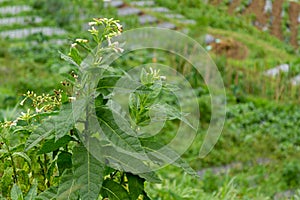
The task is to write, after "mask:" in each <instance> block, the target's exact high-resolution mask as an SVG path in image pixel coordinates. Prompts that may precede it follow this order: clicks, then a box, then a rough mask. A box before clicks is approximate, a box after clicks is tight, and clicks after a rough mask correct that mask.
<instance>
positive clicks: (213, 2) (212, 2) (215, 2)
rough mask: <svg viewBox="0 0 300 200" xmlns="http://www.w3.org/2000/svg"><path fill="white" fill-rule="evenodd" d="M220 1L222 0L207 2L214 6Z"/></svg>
mask: <svg viewBox="0 0 300 200" xmlns="http://www.w3.org/2000/svg"><path fill="white" fill-rule="evenodd" d="M221 2H222V0H209V3H210V4H212V5H214V6H217V5H219V4H220V3H221Z"/></svg>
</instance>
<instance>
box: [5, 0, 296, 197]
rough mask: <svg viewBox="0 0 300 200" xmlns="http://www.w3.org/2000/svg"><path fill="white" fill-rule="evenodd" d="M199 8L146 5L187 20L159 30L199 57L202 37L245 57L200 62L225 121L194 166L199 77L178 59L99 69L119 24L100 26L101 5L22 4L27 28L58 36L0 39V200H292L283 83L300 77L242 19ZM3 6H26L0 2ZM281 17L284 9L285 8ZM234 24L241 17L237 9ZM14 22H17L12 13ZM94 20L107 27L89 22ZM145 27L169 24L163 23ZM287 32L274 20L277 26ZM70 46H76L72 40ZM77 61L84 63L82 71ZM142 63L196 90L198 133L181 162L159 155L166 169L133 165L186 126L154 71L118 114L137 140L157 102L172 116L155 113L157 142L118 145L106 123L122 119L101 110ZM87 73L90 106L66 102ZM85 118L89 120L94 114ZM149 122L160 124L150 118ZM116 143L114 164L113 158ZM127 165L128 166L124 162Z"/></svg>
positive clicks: (138, 58)
mask: <svg viewBox="0 0 300 200" xmlns="http://www.w3.org/2000/svg"><path fill="white" fill-rule="evenodd" d="M126 2H127V3H130V2H131V1H126ZM199 2H200V1H197V0H193V1H186V0H180V1H178V2H175V1H172V0H164V1H161V0H157V1H156V3H157V5H159V6H164V7H168V8H169V9H170V10H171V12H172V13H180V14H182V15H184V16H185V17H187V18H190V19H195V20H196V21H197V24H196V25H183V24H181V23H180V22H178V21H176V20H175V19H170V21H171V22H173V23H175V24H176V25H177V26H179V30H180V28H181V26H182V27H184V28H188V29H189V35H190V36H191V37H193V38H194V39H195V40H197V41H198V42H199V43H201V44H203V45H204V46H206V44H204V42H203V35H204V34H206V33H209V34H212V35H213V36H215V37H216V38H218V39H221V41H222V42H224V41H225V42H226V45H229V46H230V45H231V44H236V43H238V47H239V48H241V49H246V50H245V55H243V56H242V57H241V58H236V57H233V56H231V55H230V54H228V52H226V51H225V52H224V51H215V50H214V49H212V50H211V51H210V52H209V54H210V55H211V57H212V59H213V60H214V61H215V63H216V65H217V66H218V68H219V71H220V72H221V75H222V77H223V81H224V84H225V86H226V94H227V97H226V98H227V116H226V117H227V120H226V122H225V125H224V128H223V132H222V136H221V137H220V139H219V141H218V143H217V144H216V146H215V147H214V149H213V150H212V151H211V152H210V154H209V155H208V156H206V157H205V158H199V156H198V155H199V149H200V147H201V145H202V143H203V140H204V134H205V133H206V131H207V129H208V126H209V122H210V117H211V104H210V101H211V99H210V95H209V91H208V89H207V87H206V85H205V83H204V81H203V78H202V77H201V76H200V75H199V74H198V73H196V72H195V71H193V70H191V66H190V65H189V64H188V63H186V62H185V61H184V60H183V59H182V58H180V57H179V56H176V55H170V54H169V53H166V52H163V51H159V50H151V49H149V50H142V51H139V52H132V53H131V54H125V55H123V56H122V58H121V59H119V60H117V61H115V62H112V63H111V65H109V66H107V65H106V63H104V61H103V62H102V61H101V58H111V56H112V57H113V56H114V55H118V53H120V52H122V51H123V49H122V46H121V44H116V43H112V44H107V43H105V42H104V40H107V39H109V40H110V39H111V38H113V37H115V36H117V35H119V34H120V31H121V25H120V24H119V22H118V21H115V20H109V18H110V17H114V18H116V13H117V11H116V8H113V7H108V8H105V9H104V4H103V2H101V1H99V3H96V2H94V1H84V2H82V1H77V0H72V1H59V2H58V1H35V0H31V1H30V2H29V3H28V2H26V3H28V4H29V5H30V6H32V7H33V8H34V10H33V12H31V14H32V13H33V14H34V15H38V16H42V17H43V18H44V21H43V22H41V23H40V24H38V25H37V26H50V25H54V26H57V27H61V28H64V29H65V30H67V31H68V34H66V35H62V36H45V35H43V34H34V35H31V36H29V37H28V38H21V39H16V40H13V39H1V40H0V72H1V73H0V83H1V84H0V102H1V103H0V122H1V125H0V160H1V162H0V177H1V179H0V191H1V192H0V199H1V198H2V199H12V200H15V199H18V200H19V199H54V198H55V199H97V198H98V199H105V198H108V199H176V200H177V199H178V200H179V199H191V200H194V199H216V200H217V199H258V200H262V199H272V198H277V199H288V197H286V196H285V195H284V194H285V192H287V191H288V192H291V194H290V195H289V198H290V199H300V187H299V184H300V156H299V155H300V148H299V145H300V139H299V138H300V136H299V131H298V129H299V127H298V126H300V124H299V121H300V110H299V106H298V104H299V101H300V96H299V92H298V91H299V86H297V85H293V84H291V82H290V80H291V79H292V78H293V77H295V76H296V75H298V74H299V73H300V70H299V67H300V60H299V52H297V51H298V50H296V49H294V48H293V47H291V46H290V45H289V44H287V43H285V42H282V41H280V40H278V39H277V38H275V37H273V36H271V35H270V34H269V33H268V32H262V31H260V30H258V29H256V28H255V27H253V26H252V24H251V19H252V17H253V16H243V17H240V18H238V17H236V16H232V15H229V14H227V13H226V12H225V10H226V9H227V6H228V2H226V1H224V3H222V4H220V5H219V6H214V5H210V4H205V3H203V2H202V1H201V3H199ZM13 4H15V5H19V4H25V2H24V1H22V0H18V1H13V2H10V1H4V2H1V3H0V5H1V6H6V5H13ZM246 6H247V1H242V2H241V5H240V7H239V9H244V8H245V7H246ZM284 9H285V10H287V5H286V4H285V5H284ZM99 10H101V12H100V14H99ZM143 11H144V12H146V13H148V12H149V13H151V12H150V11H147V9H143ZM52 13H56V14H52ZM199 13H203V14H201V15H199ZM235 14H236V15H239V16H240V13H239V10H237V11H236V13H235ZM25 15H28V13H27V12H22V13H19V16H25ZM99 15H101V16H106V17H107V18H108V19H107V18H101V19H98V18H97V17H99ZM7 16H9V15H6V16H2V15H1V17H7ZM61 16H64V17H61ZM83 16H84V17H83ZM155 16H156V17H157V18H158V19H159V20H168V19H167V18H166V17H165V16H164V14H162V13H159V14H155ZM91 18H96V19H95V20H94V21H93V22H92V23H90V25H91V26H89V30H90V31H89V32H88V31H86V30H82V26H83V25H84V24H87V23H88V22H89V20H90V19H91ZM118 18H119V19H120V21H121V22H122V23H125V24H126V26H124V27H123V29H125V30H128V29H130V28H134V27H137V26H138V20H137V17H136V16H132V17H127V16H126V17H122V16H120V17H118ZM287 21H288V18H287V15H284V23H287ZM103 25H104V26H103ZM31 26H33V25H31V24H23V25H17V24H11V25H5V26H3V27H2V26H1V31H2V30H11V29H13V28H26V27H31ZM34 26H36V25H34ZM92 26H94V27H95V29H92ZM2 28H3V29H2ZM284 36H285V37H286V38H287V37H289V33H288V32H284ZM78 37H80V38H83V39H77V40H76V39H75V40H74V39H73V38H78ZM55 39H67V42H66V44H63V45H60V44H57V43H55V42H53V41H54V40H55ZM34 42H35V43H34ZM69 44H72V45H71V48H70V50H69V51H68V49H69ZM235 47H236V46H235ZM94 49H96V50H94ZM97 49H98V50H97ZM87 55H90V56H92V59H91V60H89V59H86V60H84V58H86V56H87ZM61 58H62V59H61ZM152 62H154V63H155V62H157V63H160V64H165V65H167V66H172V67H173V68H174V69H176V70H177V71H178V72H180V73H182V74H184V76H185V77H186V79H187V81H188V82H189V83H190V84H191V86H192V87H193V89H194V90H195V91H197V102H198V103H199V109H200V112H201V118H200V123H201V126H200V128H199V130H198V132H197V135H196V138H195V139H194V142H193V144H192V145H191V146H190V147H189V149H188V150H187V151H186V152H185V153H184V154H183V155H182V158H180V159H178V158H179V155H177V154H176V153H175V152H173V151H171V150H170V149H169V150H168V152H167V154H166V155H163V156H164V159H165V160H161V157H159V156H158V155H157V154H155V153H154V154H153V155H154V158H152V159H149V158H147V157H143V155H142V156H141V155H140V154H134V153H136V152H139V153H140V152H146V153H149V152H152V153H153V152H156V150H157V149H159V148H160V147H161V146H163V145H164V143H167V142H169V141H170V140H172V139H173V137H174V131H175V130H176V129H177V128H178V126H179V124H180V121H182V122H183V123H185V122H186V119H185V116H186V115H185V114H184V113H182V112H181V111H180V109H178V104H177V103H176V99H174V97H173V96H172V95H170V94H172V92H174V90H176V87H174V86H173V85H170V84H167V82H165V81H164V76H165V74H163V72H158V71H156V70H153V69H150V68H148V67H145V69H144V70H141V71H139V76H138V77H139V80H138V81H139V82H140V83H142V85H141V87H140V88H139V90H138V91H137V92H135V93H134V94H133V95H132V96H131V98H130V101H131V102H130V103H129V105H130V107H129V109H128V110H129V111H128V112H129V113H128V114H129V115H130V117H131V119H132V121H130V122H128V124H127V126H125V125H124V124H123V125H124V127H126V128H128V129H126V130H127V131H129V130H130V132H132V133H135V134H138V133H140V132H139V130H140V129H143V127H145V126H147V125H149V123H150V122H151V117H153V116H151V110H150V109H148V108H149V107H151V105H153V104H156V103H157V102H158V100H159V102H160V104H162V105H164V107H166V104H169V105H171V106H170V107H166V108H167V110H165V112H166V113H165V114H166V116H167V121H166V123H165V125H164V128H163V130H162V132H161V133H160V134H158V135H156V137H150V138H149V140H146V139H144V140H143V139H141V138H139V139H136V137H133V136H132V137H131V136H130V137H128V138H124V137H123V136H124V135H123V133H124V131H123V130H120V129H115V127H116V123H117V122H116V121H115V117H116V116H115V115H117V117H118V119H121V118H122V114H121V113H120V112H118V111H119V109H120V108H118V107H116V105H114V104H113V103H112V102H113V101H114V100H115V99H113V98H112V95H111V94H112V92H113V90H114V89H115V88H113V87H112V86H114V85H115V84H116V83H117V82H118V80H119V78H120V77H122V76H123V75H124V73H126V72H125V71H128V70H130V69H131V66H136V65H139V64H141V63H152ZM82 63H88V64H89V70H90V71H89V70H83V69H82V67H81V66H82V65H81V64H82ZM283 63H288V64H289V65H290V70H289V72H282V73H280V74H279V75H277V76H275V77H267V76H266V75H265V74H264V72H265V70H267V69H270V68H273V67H275V66H277V65H280V64H283ZM95 73H97V74H99V75H100V76H99V77H98V79H97V80H96V81H97V82H96V83H94V84H96V88H97V89H96V94H97V98H95V99H94V100H91V99H89V95H90V93H89V92H90V91H88V92H87V93H86V94H85V95H77V96H76V94H83V93H84V92H86V90H83V89H82V87H81V86H82V85H86V86H91V85H89V81H90V80H91V75H92V74H95ZM128 76H129V77H130V74H128ZM85 78H86V79H85ZM166 78H167V79H168V77H166ZM92 80H93V79H92ZM92 83H93V82H92ZM91 87H92V86H91ZM124 87H126V85H124ZM73 88H76V89H77V90H75V91H73ZM85 89H86V88H85ZM75 99H76V100H75ZM76 101H77V102H80V103H78V104H76ZM90 101H92V103H90ZM82 102H85V103H82ZM71 106H75V107H76V108H78V110H77V111H76V112H77V113H75V114H76V116H77V115H78V117H79V119H78V120H79V121H80V122H81V124H80V123H79V125H78V124H77V125H76V126H75V125H74V122H73V115H72V116H70V113H71ZM89 106H91V107H89ZM89 109H91V110H92V109H95V113H93V112H92V111H91V110H89ZM89 111H90V113H89ZM85 112H86V113H85ZM156 112H157V113H158V114H161V113H160V110H159V109H158V110H156ZM93 116H94V117H96V119H97V121H98V122H99V124H100V126H101V128H102V129H103V131H102V132H101V131H99V133H97V134H98V135H91V132H89V131H91V129H90V127H87V126H86V124H87V123H86V122H88V121H89V120H92V119H93ZM125 124H126V123H125ZM102 136H105V137H106V138H109V140H108V141H107V140H100V144H101V145H93V144H90V143H89V142H90V141H91V143H92V142H93V141H94V139H93V140H89V139H91V138H96V139H97V138H99V137H100V138H101V137H102ZM96 141H98V140H96ZM128 141H130V142H128ZM98 142H99V141H98ZM87 144H88V145H87ZM109 144H113V145H109ZM120 144H121V146H120V147H121V148H123V149H125V150H126V151H125V153H124V152H123V151H122V152H119V151H117V150H116V149H115V147H116V146H118V145H120ZM86 147H87V148H86ZM90 147H92V148H95V147H97V148H99V150H100V151H101V152H103V154H101V155H98V154H97V153H95V149H94V150H91V149H89V148H90ZM155 156H156V157H155ZM129 158H130V159H129ZM140 159H144V161H145V162H146V163H148V164H149V163H150V164H149V165H151V166H153V165H157V166H160V167H162V166H165V165H166V164H168V163H170V162H168V161H169V160H172V161H176V162H174V163H173V165H174V166H173V165H172V166H166V167H163V168H161V169H159V170H157V171H155V173H154V172H152V169H151V168H150V169H148V168H147V167H148V166H147V165H145V164H144V163H145V162H141V161H140ZM127 160H131V161H132V162H130V163H126V161H127ZM154 161H155V163H153V162H154ZM127 164H128V167H129V168H130V170H129V169H128V168H126V167H125V166H127ZM144 165H145V166H144ZM178 166H179V167H178ZM189 166H191V167H189ZM142 172H143V173H142ZM89 174H92V176H89ZM116 196H117V197H116Z"/></svg>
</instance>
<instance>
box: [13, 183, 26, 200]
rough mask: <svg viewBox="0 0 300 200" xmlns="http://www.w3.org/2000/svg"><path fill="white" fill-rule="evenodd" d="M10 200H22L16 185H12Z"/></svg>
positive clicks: (20, 192)
mask: <svg viewBox="0 0 300 200" xmlns="http://www.w3.org/2000/svg"><path fill="white" fill-rule="evenodd" d="M10 196H11V199H12V200H23V193H22V191H21V189H20V188H19V186H18V185H17V184H14V185H13V187H12V188H11V191H10Z"/></svg>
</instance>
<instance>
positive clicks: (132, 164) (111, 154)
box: [99, 141, 161, 183]
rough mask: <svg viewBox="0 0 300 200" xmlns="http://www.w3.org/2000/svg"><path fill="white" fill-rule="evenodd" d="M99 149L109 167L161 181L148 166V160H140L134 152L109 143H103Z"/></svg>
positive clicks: (153, 180)
mask: <svg viewBox="0 0 300 200" xmlns="http://www.w3.org/2000/svg"><path fill="white" fill-rule="evenodd" d="M103 143H104V141H103ZM99 151H100V152H101V155H102V156H103V157H104V158H105V162H106V164H107V165H109V166H110V167H113V168H114V169H119V170H121V171H125V172H131V173H134V174H138V175H139V176H140V177H142V178H144V179H146V180H147V181H149V182H153V183H160V182H161V180H160V179H159V178H158V177H157V175H156V174H155V173H154V172H153V171H152V169H151V168H150V167H149V162H150V163H151V161H150V160H148V163H147V162H146V161H142V160H140V159H139V157H138V156H137V157H136V156H134V154H130V153H128V152H124V151H118V150H117V149H116V148H115V147H113V146H112V145H111V144H109V143H107V144H105V145H104V144H103V146H102V149H101V150H99ZM151 164H152V163H151Z"/></svg>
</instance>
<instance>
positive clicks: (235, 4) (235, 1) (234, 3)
mask: <svg viewBox="0 0 300 200" xmlns="http://www.w3.org/2000/svg"><path fill="white" fill-rule="evenodd" d="M240 4H241V0H233V1H232V3H231V4H230V6H229V8H228V12H229V13H230V14H234V10H235V9H236V8H237V7H238V6H239V5H240Z"/></svg>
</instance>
